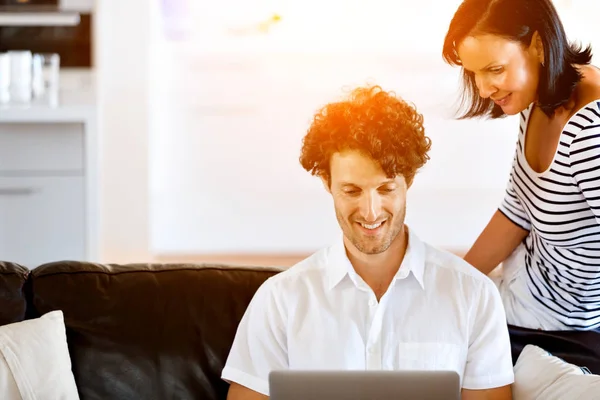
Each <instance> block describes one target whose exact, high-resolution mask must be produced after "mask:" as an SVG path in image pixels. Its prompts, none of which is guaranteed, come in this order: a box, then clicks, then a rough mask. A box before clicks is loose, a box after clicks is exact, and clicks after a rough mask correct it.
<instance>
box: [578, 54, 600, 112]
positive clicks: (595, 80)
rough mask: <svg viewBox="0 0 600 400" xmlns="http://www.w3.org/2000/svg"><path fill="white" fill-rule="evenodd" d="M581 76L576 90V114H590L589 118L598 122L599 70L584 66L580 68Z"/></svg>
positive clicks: (599, 98) (599, 100)
mask: <svg viewBox="0 0 600 400" xmlns="http://www.w3.org/2000/svg"><path fill="white" fill-rule="evenodd" d="M581 73H582V75H583V77H582V80H581V83H580V85H579V88H578V97H579V99H578V101H577V103H578V104H577V107H576V108H577V110H578V112H586V111H587V112H591V115H589V118H591V119H593V120H595V121H596V123H597V122H598V121H599V120H600V113H599V111H600V109H599V108H598V104H599V103H600V68H598V67H596V66H593V65H586V66H585V67H582V68H581Z"/></svg>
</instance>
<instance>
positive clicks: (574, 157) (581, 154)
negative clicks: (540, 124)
mask: <svg viewBox="0 0 600 400" xmlns="http://www.w3.org/2000/svg"><path fill="white" fill-rule="evenodd" d="M569 160H570V163H571V174H572V176H573V179H575V182H576V183H577V186H578V187H579V190H580V191H581V194H582V195H583V197H584V198H585V201H586V202H587V204H588V206H589V208H590V210H591V211H592V213H593V214H594V216H595V217H596V222H597V223H599V224H600V116H599V117H598V119H596V120H595V121H594V122H592V123H590V124H588V125H587V126H584V127H583V128H582V129H581V131H579V133H578V134H577V136H576V137H575V138H574V139H573V142H571V147H570V151H569Z"/></svg>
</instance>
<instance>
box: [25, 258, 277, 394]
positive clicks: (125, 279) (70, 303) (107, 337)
mask: <svg viewBox="0 0 600 400" xmlns="http://www.w3.org/2000/svg"><path fill="white" fill-rule="evenodd" d="M277 271H278V270H277V269H275V268H251V269H249V268H240V267H228V266H222V265H201V266H199V265H175V264H173V265H158V264H137V265H127V266H122V265H99V264H90V263H75V262H62V263H52V264H46V265H43V266H40V267H38V268H36V269H34V270H33V271H32V274H31V285H32V294H33V297H32V305H33V307H32V314H31V315H30V317H35V316H36V315H41V314H44V313H47V312H49V311H52V310H62V311H63V313H64V318H65V324H66V326H67V340H68V344H69V351H70V354H71V360H72V364H73V373H74V375H75V381H76V383H77V387H78V389H79V393H80V395H81V398H82V399H120V400H134V399H135V400H141V399H153V400H156V399H175V398H177V399H206V400H212V399H215V400H216V399H225V398H226V394H227V389H228V385H227V384H226V383H225V382H223V381H222V380H221V378H220V374H221V370H222V369H223V366H224V364H225V360H226V358H227V355H228V352H229V348H230V346H231V343H232V342H233V337H234V335H235V332H236V329H237V325H238V323H239V321H240V320H241V318H242V315H243V313H244V311H245V310H246V307H247V306H248V303H249V302H250V299H251V298H252V296H253V294H254V292H255V291H256V289H257V288H258V287H259V285H260V284H262V283H263V282H264V281H265V280H266V279H267V278H268V277H269V276H271V275H273V274H275V273H276V272H277Z"/></svg>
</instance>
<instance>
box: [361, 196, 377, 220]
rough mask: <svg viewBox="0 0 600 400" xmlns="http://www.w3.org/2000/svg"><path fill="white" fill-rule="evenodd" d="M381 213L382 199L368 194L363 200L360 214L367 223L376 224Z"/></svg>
mask: <svg viewBox="0 0 600 400" xmlns="http://www.w3.org/2000/svg"><path fill="white" fill-rule="evenodd" d="M380 212H381V197H380V196H379V195H378V194H372V193H366V194H365V195H364V196H363V198H362V199H361V205H360V214H361V217H362V218H363V219H364V220H365V222H375V221H377V217H378V216H379V214H380Z"/></svg>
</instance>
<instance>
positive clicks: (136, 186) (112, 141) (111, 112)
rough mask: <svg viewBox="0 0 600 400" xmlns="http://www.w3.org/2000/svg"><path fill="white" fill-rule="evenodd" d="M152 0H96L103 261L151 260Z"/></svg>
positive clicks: (101, 257) (101, 259)
mask: <svg viewBox="0 0 600 400" xmlns="http://www.w3.org/2000/svg"><path fill="white" fill-rule="evenodd" d="M151 5H152V2H151V1H148V0H127V1H104V0H99V1H97V2H96V25H95V35H96V39H97V41H96V43H95V45H96V48H95V52H96V57H95V58H96V60H97V66H96V69H97V71H96V74H97V88H98V101H99V104H98V112H99V118H98V122H99V132H100V135H101V142H102V145H101V165H102V169H101V188H100V193H101V210H100V215H101V218H100V220H101V221H102V222H101V238H102V243H101V256H100V260H99V261H103V262H112V261H115V262H117V261H118V262H129V261H145V260H147V259H148V257H149V246H148V226H149V216H148V47H149V44H150V40H151V38H150V35H149V33H150V15H151Z"/></svg>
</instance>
